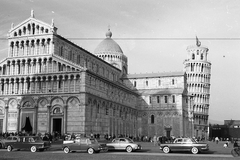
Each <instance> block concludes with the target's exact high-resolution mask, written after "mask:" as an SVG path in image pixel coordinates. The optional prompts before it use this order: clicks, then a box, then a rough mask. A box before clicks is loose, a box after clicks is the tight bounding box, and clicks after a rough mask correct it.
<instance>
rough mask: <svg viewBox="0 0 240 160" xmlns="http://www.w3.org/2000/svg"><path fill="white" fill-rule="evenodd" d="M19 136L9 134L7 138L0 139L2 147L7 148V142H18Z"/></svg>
mask: <svg viewBox="0 0 240 160" xmlns="http://www.w3.org/2000/svg"><path fill="white" fill-rule="evenodd" d="M17 139H18V136H9V137H7V138H6V139H1V140H0V149H1V148H6V145H5V143H6V142H17Z"/></svg>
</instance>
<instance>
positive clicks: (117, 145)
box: [106, 138, 142, 152]
mask: <svg viewBox="0 0 240 160" xmlns="http://www.w3.org/2000/svg"><path fill="white" fill-rule="evenodd" d="M106 145H107V146H108V149H109V150H125V151H127V152H132V151H136V150H141V149H142V147H141V145H139V144H137V143H134V142H133V140H132V139H130V138H115V139H113V140H112V142H111V143H107V144H106Z"/></svg>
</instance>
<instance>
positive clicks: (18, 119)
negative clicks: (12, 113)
mask: <svg viewBox="0 0 240 160" xmlns="http://www.w3.org/2000/svg"><path fill="white" fill-rule="evenodd" d="M20 112H21V106H20V105H19V104H18V105H17V132H20V131H21V128H20Z"/></svg>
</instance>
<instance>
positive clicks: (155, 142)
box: [153, 135, 157, 146]
mask: <svg viewBox="0 0 240 160" xmlns="http://www.w3.org/2000/svg"><path fill="white" fill-rule="evenodd" d="M156 144H157V136H156V135H154V136H153V145H154V146H156Z"/></svg>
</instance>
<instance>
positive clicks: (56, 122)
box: [52, 118, 62, 134]
mask: <svg viewBox="0 0 240 160" xmlns="http://www.w3.org/2000/svg"><path fill="white" fill-rule="evenodd" d="M52 122H53V123H52V124H53V126H52V131H53V133H55V134H56V133H57V134H61V133H62V118H53V121H52Z"/></svg>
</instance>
